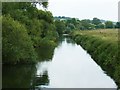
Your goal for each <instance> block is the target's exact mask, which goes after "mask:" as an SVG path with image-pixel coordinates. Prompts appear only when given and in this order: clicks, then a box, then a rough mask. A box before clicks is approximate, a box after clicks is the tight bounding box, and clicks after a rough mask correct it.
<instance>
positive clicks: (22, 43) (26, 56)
mask: <svg viewBox="0 0 120 90" xmlns="http://www.w3.org/2000/svg"><path fill="white" fill-rule="evenodd" d="M2 31H3V32H2V36H3V38H2V39H3V46H2V47H3V49H2V56H3V63H12V64H13V63H14V64H16V63H19V62H26V63H27V62H35V61H36V54H35V51H34V48H33V44H32V41H31V38H30V36H29V35H28V34H27V30H26V28H25V27H24V25H22V24H20V23H19V22H18V21H14V19H13V18H11V17H10V16H6V17H3V19H2Z"/></svg>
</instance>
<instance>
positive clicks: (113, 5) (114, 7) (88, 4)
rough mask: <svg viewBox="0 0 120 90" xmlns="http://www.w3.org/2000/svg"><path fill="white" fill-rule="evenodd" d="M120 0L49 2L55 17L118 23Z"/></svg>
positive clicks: (60, 0) (53, 0) (57, 0)
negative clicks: (96, 19)
mask: <svg viewBox="0 0 120 90" xmlns="http://www.w3.org/2000/svg"><path fill="white" fill-rule="evenodd" d="M119 1H120V0H48V2H49V6H48V10H49V11H51V12H52V14H53V16H66V17H72V18H79V19H80V20H82V19H93V18H94V17H97V18H99V19H103V20H111V21H118V2H119Z"/></svg>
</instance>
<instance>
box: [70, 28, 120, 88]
mask: <svg viewBox="0 0 120 90" xmlns="http://www.w3.org/2000/svg"><path fill="white" fill-rule="evenodd" d="M101 32H102V34H101ZM111 32H112V33H111ZM117 35H118V34H117V30H98V31H96V30H93V31H76V32H73V33H72V34H71V36H72V38H73V39H74V40H75V42H76V43H77V44H79V45H81V46H82V47H83V48H84V49H85V50H87V52H88V53H89V54H91V57H92V58H93V59H94V60H95V61H96V62H97V63H98V64H99V65H100V66H101V67H102V69H103V70H104V71H106V73H107V74H108V75H110V76H111V77H112V78H113V79H114V80H115V82H116V84H117V85H118V87H119V88H120V58H119V53H118V52H120V50H119V48H118V45H119V44H118V37H117Z"/></svg>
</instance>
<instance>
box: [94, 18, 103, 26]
mask: <svg viewBox="0 0 120 90" xmlns="http://www.w3.org/2000/svg"><path fill="white" fill-rule="evenodd" d="M92 23H93V24H95V25H98V24H100V23H101V21H100V19H98V18H93V20H92Z"/></svg>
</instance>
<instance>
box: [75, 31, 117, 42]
mask: <svg viewBox="0 0 120 90" xmlns="http://www.w3.org/2000/svg"><path fill="white" fill-rule="evenodd" d="M74 34H80V35H90V36H94V37H97V38H100V39H102V40H107V41H109V42H113V43H115V42H117V41H118V29H99V30H84V31H75V32H74Z"/></svg>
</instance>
